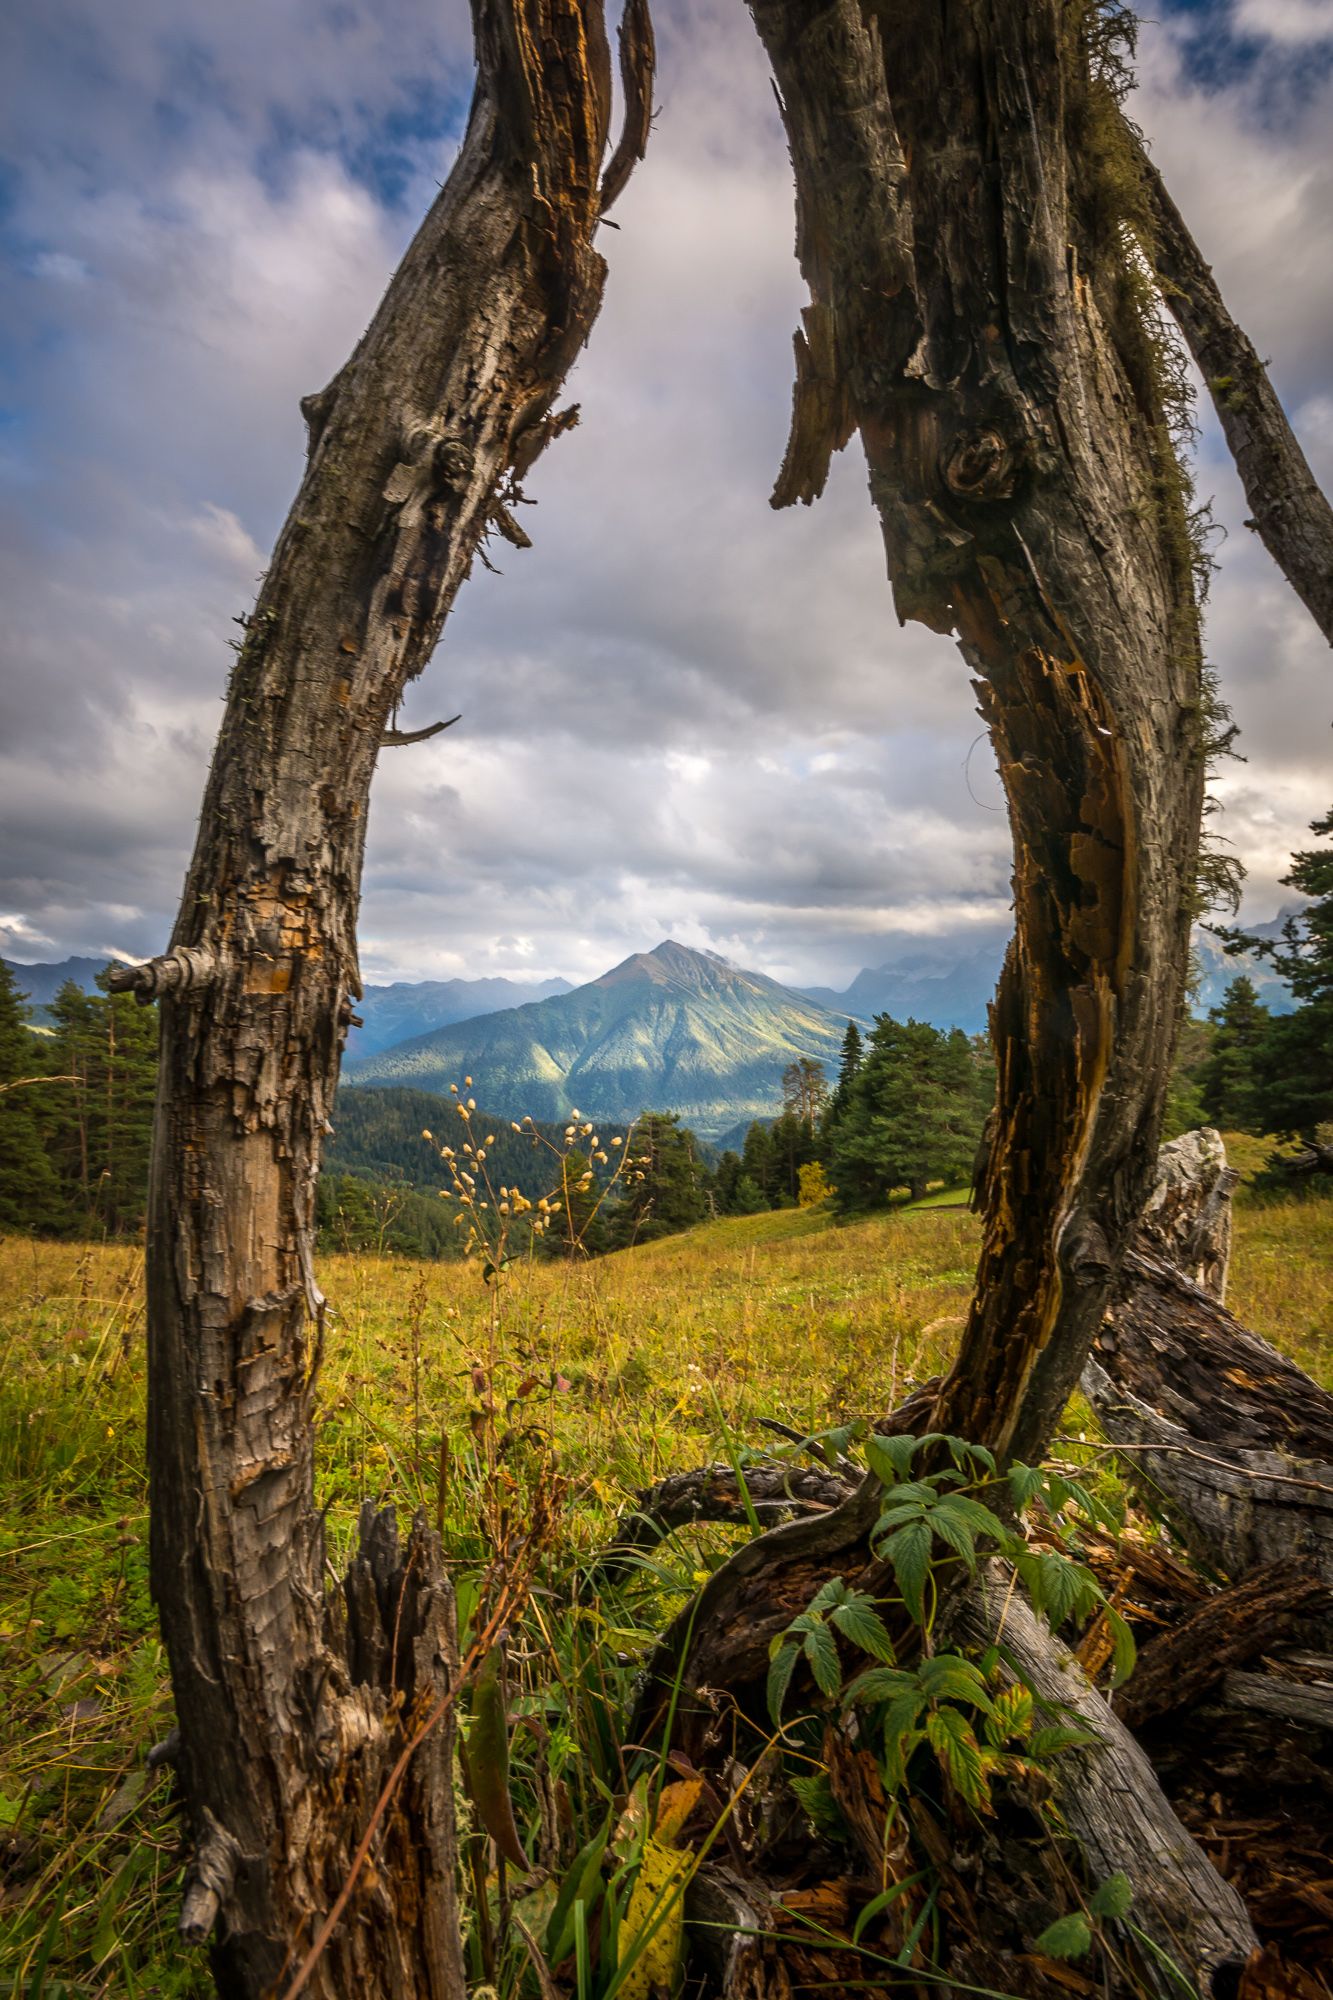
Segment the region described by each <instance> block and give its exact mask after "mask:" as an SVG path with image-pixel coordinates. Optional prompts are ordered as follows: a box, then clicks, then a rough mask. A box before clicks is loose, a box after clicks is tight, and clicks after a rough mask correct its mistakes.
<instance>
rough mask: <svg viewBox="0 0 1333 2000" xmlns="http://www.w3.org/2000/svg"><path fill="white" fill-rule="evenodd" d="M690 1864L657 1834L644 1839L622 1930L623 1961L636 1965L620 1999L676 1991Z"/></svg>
mask: <svg viewBox="0 0 1333 2000" xmlns="http://www.w3.org/2000/svg"><path fill="white" fill-rule="evenodd" d="M673 1789H674V1788H673ZM690 1860H691V1857H690V1856H689V1855H688V1854H684V1853H681V1852H679V1851H678V1850H677V1849H676V1848H674V1847H667V1846H664V1845H663V1843H662V1842H661V1841H659V1840H655V1839H654V1838H653V1837H652V1835H651V1834H650V1835H649V1837H648V1838H647V1840H645V1841H644V1843H643V1859H642V1860H641V1861H640V1863H639V1878H638V1880H637V1882H636V1883H635V1884H634V1893H633V1895H632V1896H631V1897H630V1899H629V1908H628V1909H627V1910H626V1912H625V1918H624V1922H623V1923H622V1924H621V1926H620V1951H619V1963H620V1964H621V1965H625V1964H626V1962H627V1961H628V1960H630V1959H631V1958H632V1959H633V1963H632V1964H631V1965H630V1966H629V1970H628V1971H627V1972H626V1974H625V1977H624V1979H623V1980H622V1981H621V1984H620V1987H619V1989H618V1994H619V2000H656V1996H657V1995H658V1994H659V1993H668V1994H669V1993H670V1992H671V1990H672V1988H673V1987H674V1985H675V1983H676V1974H677V1972H678V1971H679V1969H680V1961H681V1954H682V1952H683V1950H684V1945H685V1907H684V1900H683V1891H684V1887H685V1879H686V1877H687V1876H688V1874H689V1872H690Z"/></svg>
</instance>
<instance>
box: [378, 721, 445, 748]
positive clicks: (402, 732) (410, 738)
mask: <svg viewBox="0 0 1333 2000" xmlns="http://www.w3.org/2000/svg"><path fill="white" fill-rule="evenodd" d="M462 720H463V718H462V716H461V715H451V716H450V717H449V720H448V721H447V722H429V723H427V725H426V727H425V728H424V729H386V730H385V732H384V734H383V735H382V736H381V737H380V748H381V750H387V749H389V748H390V747H391V746H394V745H397V746H398V747H400V748H401V746H402V745H403V744H405V743H428V742H429V741H430V739H431V737H432V736H438V735H439V734H440V731H441V730H442V729H452V728H453V726H454V724H455V723H456V722H461V721H462Z"/></svg>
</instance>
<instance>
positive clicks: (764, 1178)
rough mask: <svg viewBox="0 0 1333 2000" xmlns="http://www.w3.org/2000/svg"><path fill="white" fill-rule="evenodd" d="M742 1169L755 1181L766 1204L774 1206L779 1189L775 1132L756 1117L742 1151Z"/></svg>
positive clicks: (747, 1176)
mask: <svg viewBox="0 0 1333 2000" xmlns="http://www.w3.org/2000/svg"><path fill="white" fill-rule="evenodd" d="M741 1171H742V1172H743V1173H744V1174H745V1176H746V1178H747V1179H748V1180H751V1181H753V1183H754V1185H755V1186H756V1187H757V1188H758V1190H759V1192H760V1193H761V1194H762V1195H763V1197H764V1202H765V1205H766V1206H768V1207H771V1206H772V1203H773V1197H774V1195H775V1194H776V1193H777V1189H778V1163H777V1160H776V1157H775V1154H774V1147H773V1134H772V1132H771V1131H770V1130H769V1128H768V1126H767V1125H765V1124H762V1123H761V1122H760V1120H759V1119H756V1120H755V1122H754V1124H753V1125H752V1126H751V1127H750V1129H749V1131H748V1132H747V1133H746V1135H745V1145H744V1147H743V1148H742V1151H741Z"/></svg>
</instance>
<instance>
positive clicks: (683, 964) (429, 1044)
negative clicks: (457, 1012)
mask: <svg viewBox="0 0 1333 2000" xmlns="http://www.w3.org/2000/svg"><path fill="white" fill-rule="evenodd" d="M844 1027H845V1022H844V1021H843V1020H840V1019H838V1018H837V1017H836V1016H834V1015H831V1014H829V1013H828V1012H827V1011H826V1010H825V1009H824V1008H822V1007H820V1006H818V1005H817V1004H816V1003H815V1002H813V1001H811V1000H810V999H808V998H807V997H806V996H805V995H804V994H800V993H794V992H792V991H791V990H790V989H789V988H788V987H785V986H780V985H779V984H778V982H777V981H776V980H774V979H768V978H766V977H765V976H764V975H763V974H762V973H758V972H744V971H742V970H741V969H740V968H739V967H737V966H734V965H731V964H729V963H728V962H727V960H726V959H724V958H719V957H717V956H716V954H715V953H713V952H701V951H691V950H690V949H689V948H688V947H687V946H685V945H681V944H676V943H673V942H671V941H669V940H668V942H666V943H664V944H660V945H658V947H657V949H656V950H655V951H649V952H636V953H635V954H634V956H633V957H631V958H627V959H626V960H625V961H624V963H623V964H621V965H617V966H615V967H614V968H613V969H612V970H611V971H610V972H606V973H603V974H602V976H601V978H600V979H594V980H592V981H590V982H589V983H588V984H587V985H586V986H578V987H575V988H574V989H573V991H572V992H568V993H562V994H559V995H557V996H555V997H554V998H552V999H549V1000H538V1001H532V1002H529V1004H528V1005H526V1006H523V1007H511V1008H505V1009H504V1010H502V1011H501V1012H499V1013H495V1014H488V1015H485V1016H483V1017H482V1018H480V1019H478V1020H472V1021H464V1022H461V1023H458V1024H457V1025H455V1026H452V1027H448V1028H442V1029H439V1030H437V1031H435V1032H434V1033H432V1034H428V1035H419V1036H417V1037H416V1038H415V1039H413V1040H411V1041H408V1042H402V1043H399V1044H398V1045H397V1046H396V1047H395V1048H392V1049H388V1050H385V1051H383V1052H381V1053H380V1054H378V1055H374V1056H370V1057H367V1058H364V1059H363V1060H361V1061H359V1062H353V1063H350V1064H349V1065H348V1067H347V1070H346V1072H345V1074H346V1079H347V1081H348V1082H349V1083H351V1084H361V1083H377V1084H404V1085H410V1086H412V1087H414V1088H416V1089H427V1090H433V1091H447V1090H448V1088H449V1085H450V1084H451V1083H457V1084H459V1085H461V1084H462V1082H463V1079H464V1077H465V1076H470V1077H471V1078H472V1079H473V1090H474V1092H475V1094H476V1096H477V1098H478V1100H479V1101H480V1102H482V1103H484V1104H485V1106H486V1108H487V1110H488V1111H490V1112H493V1113H498V1114H502V1115H504V1116H506V1117H509V1118H521V1117H522V1116H523V1115H524V1114H525V1113H528V1114H530V1115H531V1116H532V1117H534V1118H550V1119H561V1118H565V1117H568V1116H569V1114H570V1112H571V1111H572V1110H573V1109H574V1108H575V1107H576V1106H577V1108H578V1109H579V1110H580V1111H581V1112H583V1113H584V1114H585V1116H588V1117H595V1118H597V1119H599V1120H611V1119H614V1120H616V1121H618V1122H621V1123H628V1122H629V1121H630V1120H631V1119H633V1118H636V1117H637V1116H638V1114H639V1113H640V1112H641V1111H645V1110H654V1111H678V1112H679V1113H680V1115H681V1117H682V1118H683V1119H684V1120H685V1122H686V1124H688V1125H692V1126H693V1127H694V1129H695V1130H696V1131H697V1132H699V1133H700V1134H701V1135H702V1136H704V1137H708V1136H710V1135H711V1134H713V1133H716V1132H719V1131H721V1130H724V1129H725V1128H726V1127H728V1126H730V1125H733V1124H735V1123H736V1121H737V1120H738V1119H742V1118H746V1119H748V1118H759V1117H766V1116H771V1115H772V1114H773V1112H774V1111H776V1110H777V1108H778V1106H779V1104H780V1102H781V1096H782V1072H783V1070H784V1069H785V1068H786V1067H787V1065H788V1064H789V1063H791V1062H794V1061H795V1060H796V1059H797V1058H798V1057H800V1056H812V1057H815V1058H817V1059H819V1060H822V1061H824V1062H825V1063H826V1064H828V1065H829V1068H830V1070H831V1071H832V1069H833V1068H834V1067H835V1066H836V1062H837V1057H838V1052H839V1050H840V1048H841V1045H842V1036H843V1030H844Z"/></svg>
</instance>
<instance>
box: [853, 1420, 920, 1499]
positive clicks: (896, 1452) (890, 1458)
mask: <svg viewBox="0 0 1333 2000" xmlns="http://www.w3.org/2000/svg"><path fill="white" fill-rule="evenodd" d="M919 1442H920V1440H919V1439H917V1438H914V1437H884V1436H882V1435H881V1434H880V1433H879V1432H878V1431H876V1432H874V1433H873V1434H872V1435H871V1436H870V1437H868V1438H867V1439H866V1463H867V1464H868V1465H869V1467H870V1470H871V1471H872V1472H873V1473H874V1474H875V1475H876V1477H877V1478H878V1479H880V1480H882V1481H883V1483H884V1485H885V1486H896V1485H897V1483H898V1481H899V1480H900V1479H906V1477H907V1474H908V1472H909V1471H910V1469H911V1465H912V1457H913V1454H914V1453H915V1451H916V1448H917V1445H918V1443H919Z"/></svg>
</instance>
